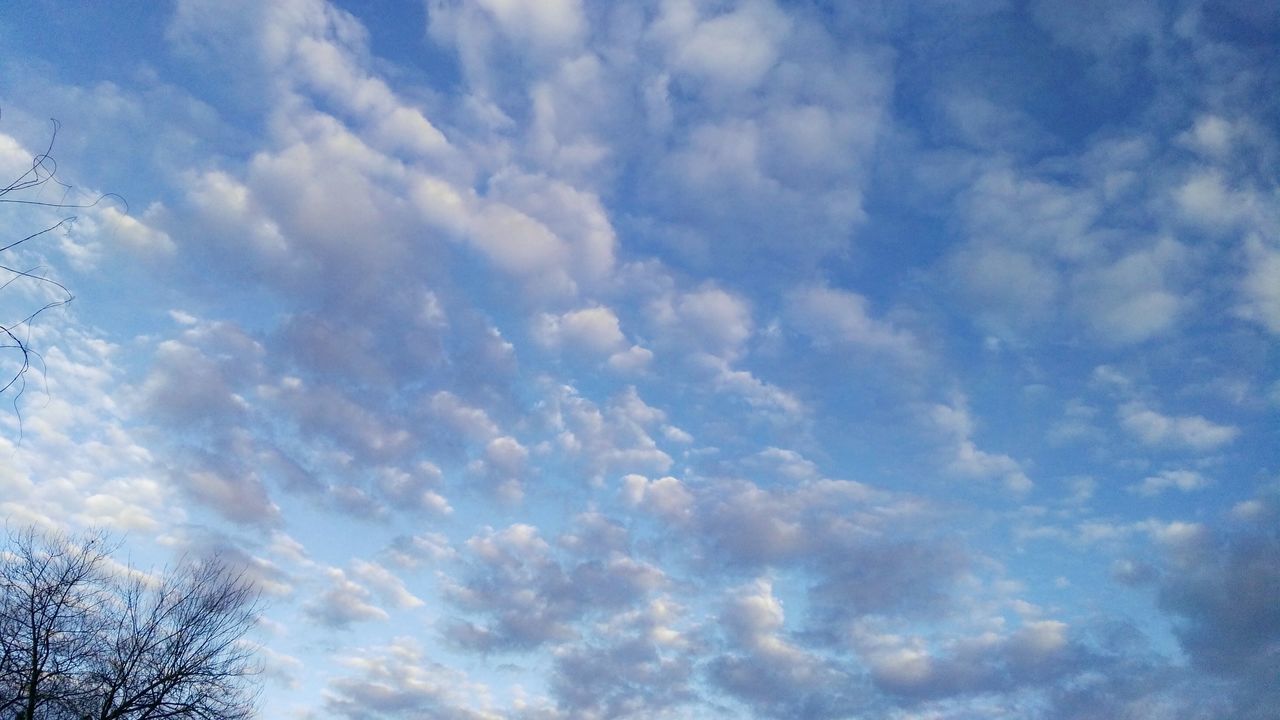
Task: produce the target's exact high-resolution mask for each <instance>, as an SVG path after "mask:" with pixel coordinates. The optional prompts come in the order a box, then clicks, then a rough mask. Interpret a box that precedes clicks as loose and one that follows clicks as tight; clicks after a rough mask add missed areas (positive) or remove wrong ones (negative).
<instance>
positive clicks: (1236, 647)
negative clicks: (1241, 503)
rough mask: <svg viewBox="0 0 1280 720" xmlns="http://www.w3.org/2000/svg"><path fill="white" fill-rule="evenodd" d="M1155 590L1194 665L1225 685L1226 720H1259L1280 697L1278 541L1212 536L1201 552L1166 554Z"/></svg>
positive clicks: (1263, 535)
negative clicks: (1279, 678)
mask: <svg viewBox="0 0 1280 720" xmlns="http://www.w3.org/2000/svg"><path fill="white" fill-rule="evenodd" d="M1170 562H1171V566H1170V567H1168V568H1167V571H1166V574H1165V576H1164V578H1163V580H1162V581H1161V583H1160V586H1159V592H1158V600H1159V604H1160V607H1161V608H1162V609H1164V610H1165V611H1166V612H1168V613H1171V614H1173V615H1174V616H1176V617H1178V618H1180V619H1181V621H1182V622H1181V623H1180V624H1178V625H1176V626H1175V628H1176V629H1175V631H1176V634H1177V637H1178V640H1179V642H1180V643H1181V645H1182V648H1183V649H1184V650H1185V651H1186V652H1187V654H1188V656H1189V657H1190V659H1191V662H1192V663H1193V665H1194V666H1196V667H1197V668H1201V669H1203V670H1204V671H1206V672H1208V673H1210V674H1213V675H1217V676H1219V677H1221V678H1223V679H1224V680H1226V681H1227V687H1228V688H1230V697H1231V699H1232V703H1233V709H1232V712H1230V713H1229V714H1230V716H1232V717H1241V718H1258V719H1259V720H1260V719H1261V718H1263V717H1265V716H1266V713H1268V712H1270V710H1269V708H1273V707H1274V706H1275V703H1276V701H1277V700H1278V699H1280V697H1278V695H1277V691H1276V688H1275V684H1274V683H1273V682H1272V681H1271V679H1272V678H1274V677H1275V674H1276V672H1277V671H1280V653H1277V650H1276V649H1277V647H1280V608H1278V607H1277V605H1276V603H1275V596H1276V591H1277V590H1278V589H1280V538H1278V537H1277V535H1276V533H1275V532H1274V531H1273V530H1262V531H1261V532H1257V531H1249V532H1244V533H1240V534H1234V535H1224V534H1215V535H1213V536H1211V537H1209V538H1206V541H1205V542H1204V545H1203V546H1202V547H1199V548H1196V550H1195V551H1191V552H1188V551H1187V550H1186V549H1185V548H1183V549H1181V550H1180V551H1179V552H1175V553H1171V558H1170Z"/></svg>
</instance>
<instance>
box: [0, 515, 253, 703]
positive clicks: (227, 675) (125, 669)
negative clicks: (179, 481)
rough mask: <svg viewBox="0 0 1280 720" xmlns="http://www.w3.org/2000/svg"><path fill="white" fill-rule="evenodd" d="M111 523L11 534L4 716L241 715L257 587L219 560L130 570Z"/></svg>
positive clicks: (1, 675)
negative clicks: (120, 560) (118, 557)
mask: <svg viewBox="0 0 1280 720" xmlns="http://www.w3.org/2000/svg"><path fill="white" fill-rule="evenodd" d="M111 550H112V546H111V542H110V540H109V539H108V538H107V537H106V536H105V535H104V534H102V533H90V534H86V535H80V536H68V535H62V534H42V533H39V532H37V531H35V530H32V529H27V530H23V531H20V532H16V533H15V532H10V533H9V534H8V536H7V542H6V544H5V547H4V550H3V554H2V555H0V718H4V720H9V719H10V718H14V719H15V720H153V719H154V720H161V719H164V718H173V719H175V720H176V719H185V718H195V719H199V720H240V719H243V718H251V717H253V715H254V703H255V700H256V697H257V690H258V685H257V674H258V667H257V665H256V663H255V660H254V655H253V646H252V645H251V644H250V643H249V642H248V641H247V640H246V638H245V635H246V634H247V633H248V631H249V630H250V628H252V626H253V625H254V623H255V622H256V619H257V616H258V609H259V608H258V594H257V592H256V591H255V589H254V587H253V585H252V583H251V582H249V580H248V579H247V578H246V577H245V576H244V574H243V573H242V572H239V571H236V570H234V569H233V568H231V567H230V566H228V565H227V564H226V563H224V562H222V561H220V560H218V559H216V558H215V559H212V560H188V561H185V562H182V563H181V564H179V565H177V566H176V567H173V568H170V569H168V570H166V571H165V572H162V573H160V574H158V575H154V576H153V575H148V574H145V573H139V572H136V571H129V572H121V571H119V569H118V568H116V570H115V572H113V571H112V570H113V565H112V563H111V562H110V559H109V553H110V552H111Z"/></svg>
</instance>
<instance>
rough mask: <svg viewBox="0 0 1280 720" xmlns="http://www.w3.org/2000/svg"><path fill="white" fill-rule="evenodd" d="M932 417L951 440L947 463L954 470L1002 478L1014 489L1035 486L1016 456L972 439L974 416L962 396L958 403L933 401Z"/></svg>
mask: <svg viewBox="0 0 1280 720" xmlns="http://www.w3.org/2000/svg"><path fill="white" fill-rule="evenodd" d="M929 418H930V420H931V421H932V423H933V424H934V426H935V427H937V428H938V429H939V430H940V431H941V432H942V433H944V434H945V435H947V436H949V438H950V440H951V441H952V443H951V446H950V449H949V452H948V455H949V456H950V459H949V460H948V467H949V469H950V470H951V471H952V472H954V473H956V474H957V475H961V476H964V477H973V478H993V477H994V478H1000V479H1002V480H1003V481H1004V484H1005V487H1006V488H1008V489H1009V490H1010V491H1011V492H1014V493H1025V492H1027V491H1028V490H1030V489H1031V488H1032V486H1033V483H1032V482H1031V479H1030V478H1029V477H1027V474H1026V472H1025V471H1024V470H1023V469H1022V465H1021V464H1020V463H1019V462H1018V461H1017V460H1014V459H1013V458H1011V457H1009V456H1008V455H1004V454H997V453H990V452H987V451H985V450H982V449H981V448H979V447H978V446H977V445H976V444H975V443H974V442H973V440H972V435H973V432H974V427H973V419H972V417H970V415H969V410H968V408H967V407H966V404H965V402H964V401H963V400H961V401H960V402H958V403H957V404H955V405H943V404H937V405H934V406H933V407H932V408H930V409H929Z"/></svg>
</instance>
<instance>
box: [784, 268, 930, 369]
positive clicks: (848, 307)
mask: <svg viewBox="0 0 1280 720" xmlns="http://www.w3.org/2000/svg"><path fill="white" fill-rule="evenodd" d="M867 305H868V303H867V299H866V298H865V297H863V296H861V295H858V294H857V293H852V292H848V291H845V290H838V289H832V288H827V287H821V286H818V287H807V288H802V289H799V290H797V291H795V292H794V293H792V294H791V296H790V301H789V305H788V316H789V317H790V319H791V322H792V323H794V324H795V325H796V326H797V327H798V328H799V329H800V330H801V332H803V333H805V334H806V335H808V336H809V337H810V338H812V339H813V341H814V344H816V345H818V346H819V347H830V348H846V347H854V348H866V349H868V350H872V351H878V352H884V353H888V354H889V355H892V356H896V357H898V358H900V359H902V360H905V361H907V362H912V363H918V362H919V361H920V359H921V352H922V351H921V349H920V348H919V345H918V343H917V341H916V339H915V338H914V337H913V336H912V335H911V334H910V333H909V332H906V331H904V330H901V329H898V328H895V327H894V326H893V325H892V324H890V323H888V322H886V321H883V320H877V319H875V318H873V317H871V315H870V313H869V312H868V308H867Z"/></svg>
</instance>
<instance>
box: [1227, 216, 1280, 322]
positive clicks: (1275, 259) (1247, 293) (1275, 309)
mask: <svg viewBox="0 0 1280 720" xmlns="http://www.w3.org/2000/svg"><path fill="white" fill-rule="evenodd" d="M1245 254H1246V257H1247V258H1248V270H1247V271H1246V272H1245V276H1244V278H1243V279H1242V281H1241V283H1240V294H1241V295H1242V296H1243V297H1244V303H1243V304H1242V305H1241V306H1240V307H1239V308H1238V309H1237V312H1238V313H1239V314H1240V315H1241V316H1243V317H1245V318H1247V319H1249V320H1253V321H1254V322H1257V323H1258V324H1260V325H1262V326H1263V327H1265V328H1266V329H1267V330H1269V331H1270V332H1271V333H1273V334H1280V289H1277V288H1280V248H1276V247H1275V246H1274V245H1268V244H1267V243H1265V242H1263V241H1262V240H1261V239H1259V238H1258V237H1256V236H1250V237H1249V238H1248V239H1247V240H1246V241H1245Z"/></svg>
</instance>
